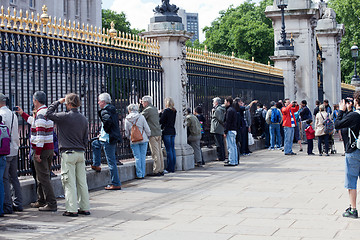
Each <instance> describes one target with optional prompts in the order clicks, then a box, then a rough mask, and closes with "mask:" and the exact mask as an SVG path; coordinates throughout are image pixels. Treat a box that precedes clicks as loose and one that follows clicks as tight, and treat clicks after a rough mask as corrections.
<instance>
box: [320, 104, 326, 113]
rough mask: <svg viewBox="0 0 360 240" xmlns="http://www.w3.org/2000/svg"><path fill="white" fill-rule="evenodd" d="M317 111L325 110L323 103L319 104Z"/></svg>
mask: <svg viewBox="0 0 360 240" xmlns="http://www.w3.org/2000/svg"><path fill="white" fill-rule="evenodd" d="M319 111H320V112H324V111H325V105H324V104H321V105H320V106H319Z"/></svg>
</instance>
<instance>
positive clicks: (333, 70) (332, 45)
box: [316, 8, 345, 105]
mask: <svg viewBox="0 0 360 240" xmlns="http://www.w3.org/2000/svg"><path fill="white" fill-rule="evenodd" d="M335 18H336V14H335V12H334V10H333V9H331V8H326V9H325V10H324V13H323V17H322V19H320V20H319V21H318V24H317V27H316V35H317V37H318V41H319V44H320V46H321V47H322V56H323V62H324V63H323V69H324V71H323V74H324V83H323V89H324V99H328V100H329V103H330V105H333V104H337V103H339V102H340V100H341V67H340V43H341V38H342V36H343V35H344V33H345V30H344V25H343V24H337V23H336V20H335Z"/></svg>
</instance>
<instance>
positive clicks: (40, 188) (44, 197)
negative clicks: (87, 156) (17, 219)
mask: <svg viewBox="0 0 360 240" xmlns="http://www.w3.org/2000/svg"><path fill="white" fill-rule="evenodd" d="M33 103H34V113H33V116H30V115H28V114H26V113H24V111H23V110H22V109H21V108H19V109H18V111H17V112H18V113H19V114H21V116H22V117H23V118H24V119H25V120H26V121H27V122H28V123H29V124H30V125H31V137H30V143H31V147H32V154H31V157H32V160H33V161H34V166H35V171H36V180H37V181H38V185H37V195H38V200H37V201H36V202H34V203H31V207H33V208H39V211H57V203H56V198H55V194H54V190H53V188H52V185H51V181H50V167H51V161H52V159H53V155H54V143H53V130H54V129H53V128H54V122H53V121H51V120H49V119H47V118H46V117H45V114H46V111H47V107H46V105H45V104H46V94H45V93H44V92H43V91H37V92H35V93H34V95H33Z"/></svg>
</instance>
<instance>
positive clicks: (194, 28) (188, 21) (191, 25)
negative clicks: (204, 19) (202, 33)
mask: <svg viewBox="0 0 360 240" xmlns="http://www.w3.org/2000/svg"><path fill="white" fill-rule="evenodd" d="M178 14H179V16H180V17H181V18H182V23H183V24H184V27H185V29H186V31H188V32H192V33H194V36H193V37H192V38H191V39H190V40H191V42H192V43H194V41H195V40H196V39H197V40H199V14H198V13H187V12H186V11H185V10H184V9H179V12H178Z"/></svg>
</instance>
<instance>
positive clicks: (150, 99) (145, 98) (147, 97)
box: [141, 95, 153, 105]
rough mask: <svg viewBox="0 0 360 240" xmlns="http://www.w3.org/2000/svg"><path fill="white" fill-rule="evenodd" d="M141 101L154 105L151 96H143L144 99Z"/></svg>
mask: <svg viewBox="0 0 360 240" xmlns="http://www.w3.org/2000/svg"><path fill="white" fill-rule="evenodd" d="M141 101H143V102H147V103H149V104H151V105H152V104H153V99H152V97H151V96H149V95H146V96H143V97H142V99H141Z"/></svg>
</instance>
